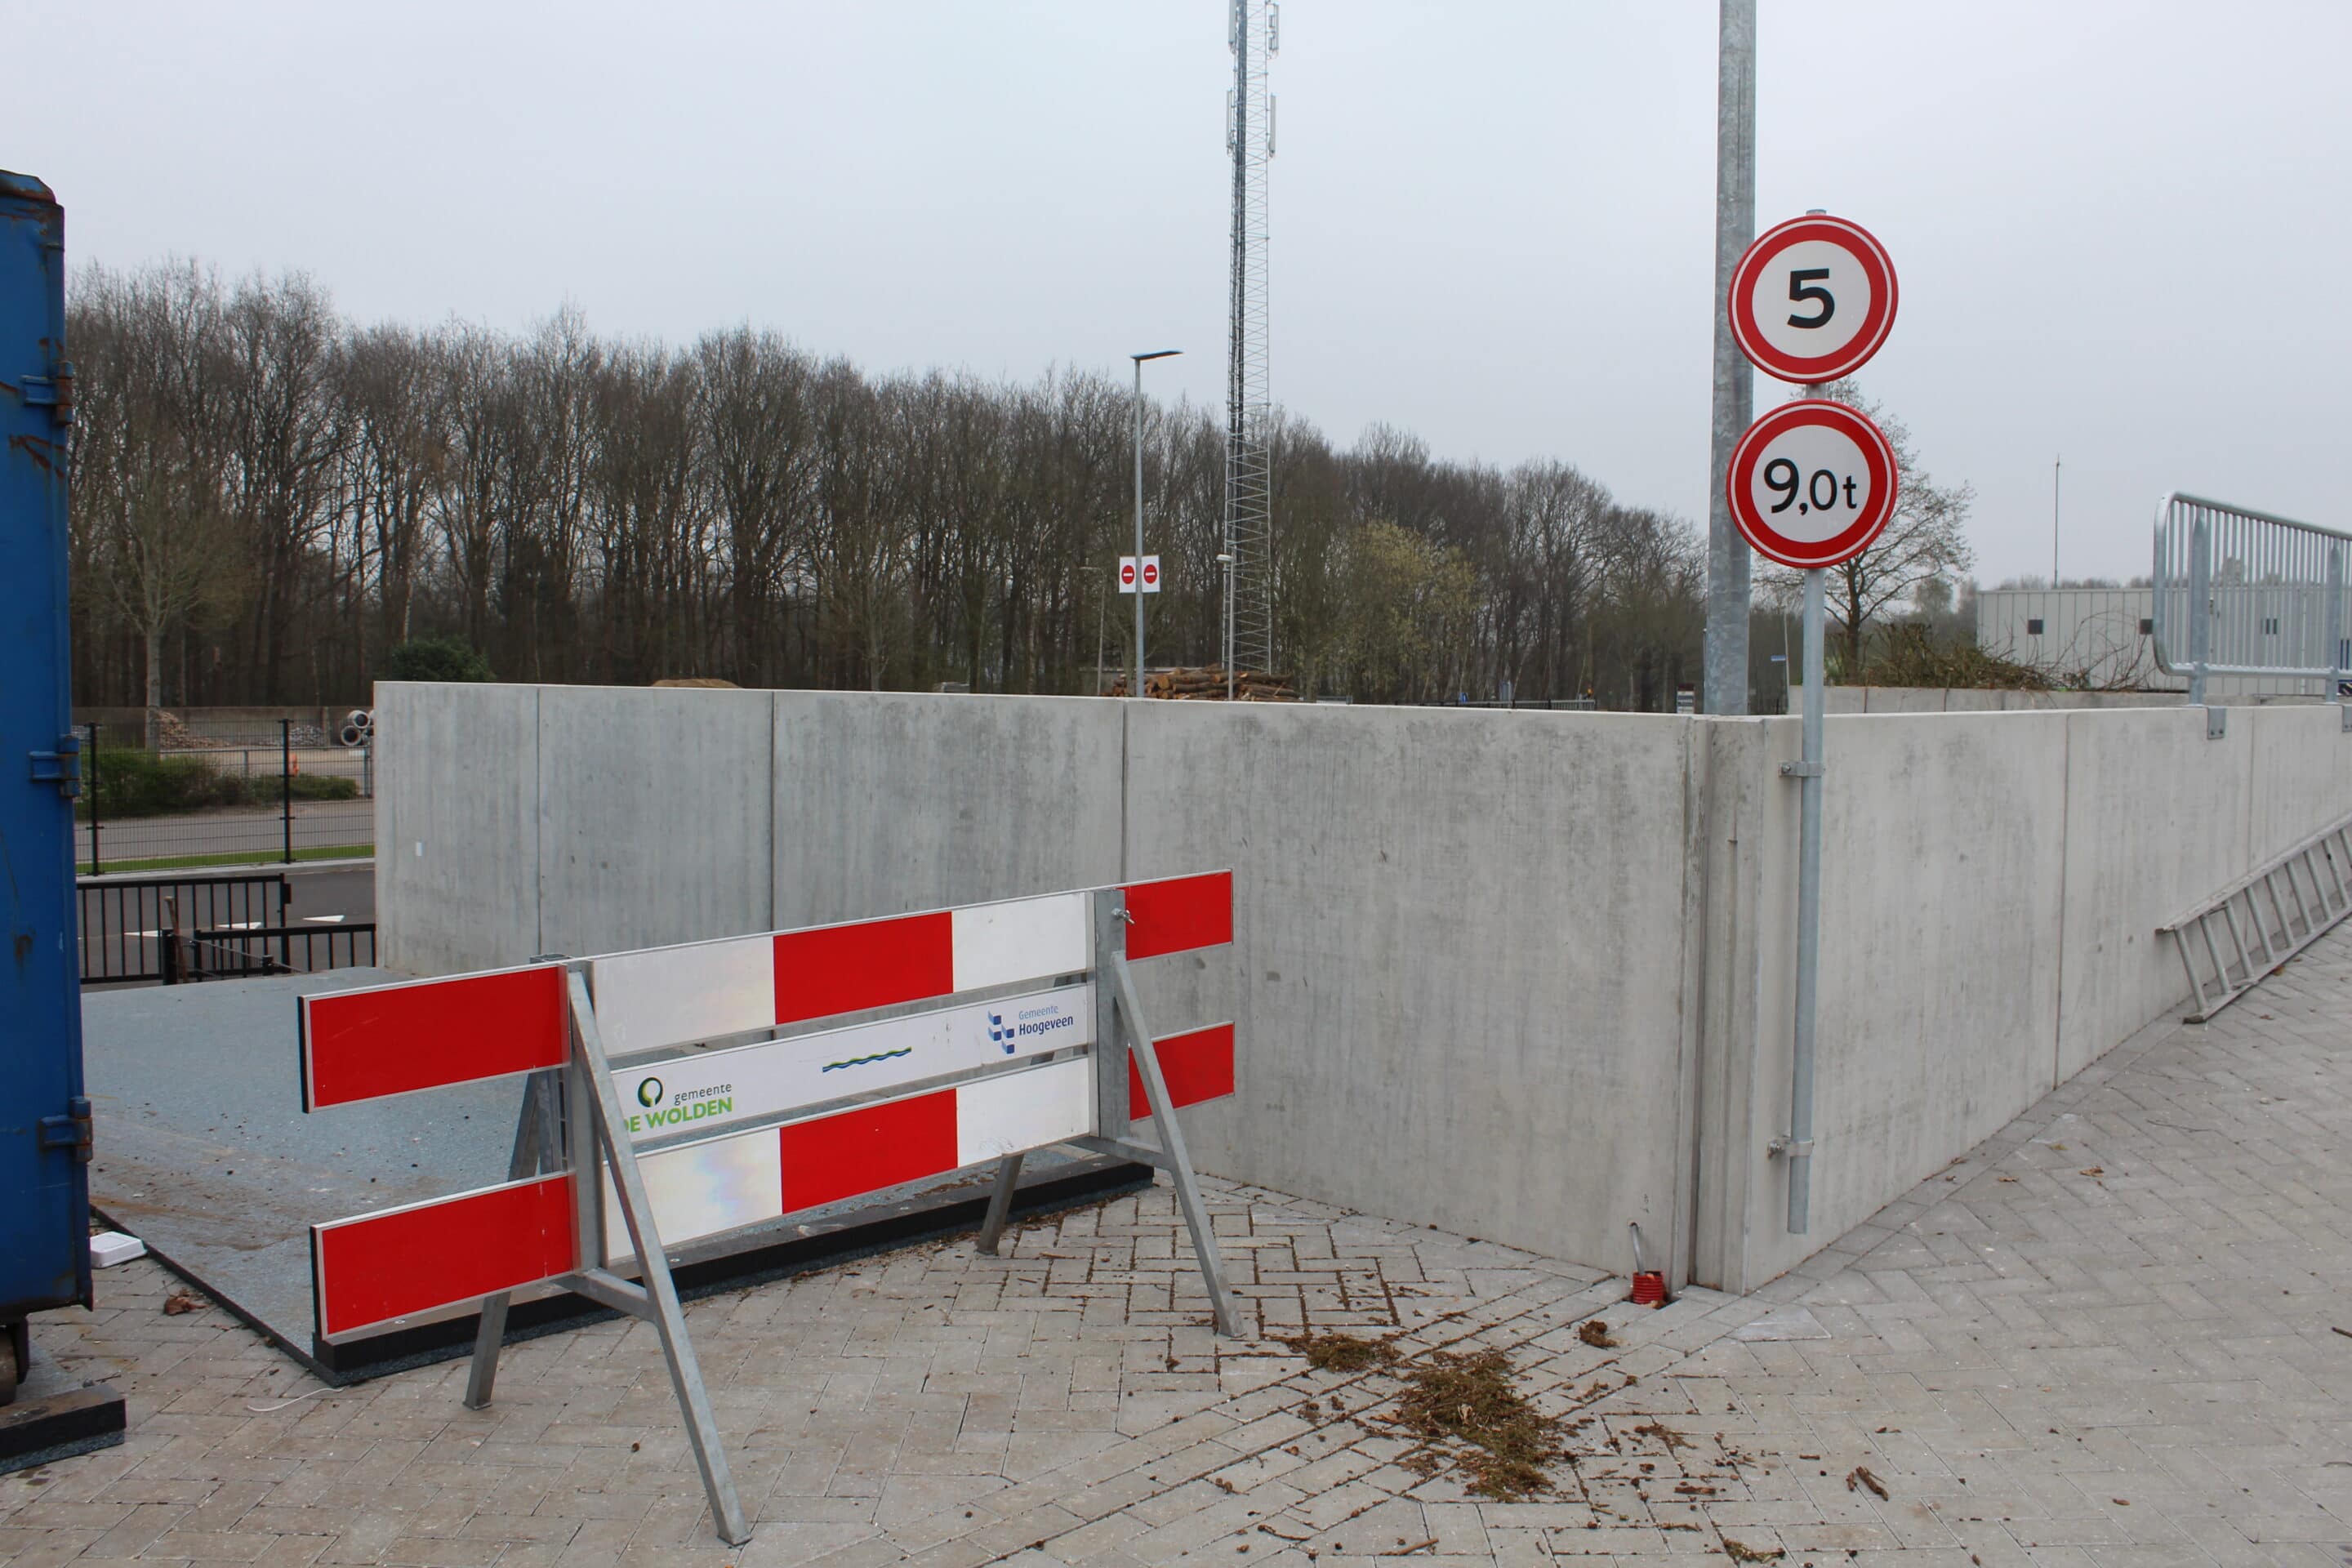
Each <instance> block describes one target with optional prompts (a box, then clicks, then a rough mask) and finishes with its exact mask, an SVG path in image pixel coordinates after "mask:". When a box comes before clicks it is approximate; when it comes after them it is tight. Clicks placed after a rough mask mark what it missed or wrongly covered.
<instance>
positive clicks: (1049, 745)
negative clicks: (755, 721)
mask: <svg viewBox="0 0 2352 1568" xmlns="http://www.w3.org/2000/svg"><path fill="white" fill-rule="evenodd" d="M775 700H776V735H775V779H776V790H775V816H774V824H775V826H774V835H775V838H774V851H773V855H774V867H775V888H776V923H777V924H778V925H779V926H797V925H814V924H816V923H819V922H822V921H841V920H863V919H866V917H868V916H873V915H887V914H898V913H902V912H904V911H905V910H921V909H936V908H940V907H941V906H944V905H950V904H969V903H979V902H982V901H984V900H991V899H1012V898H1020V897H1024V896H1026V895H1029V894H1033V893H1055V892H1061V891H1064V890H1066V889H1072V888H1087V887H1096V886H1100V885H1102V884H1105V883H1109V882H1115V881H1117V880H1118V879H1119V816H1120V806H1121V801H1120V755H1119V745H1120V741H1119V737H1120V731H1121V726H1122V723H1123V715H1122V714H1121V711H1120V710H1121V709H1122V708H1123V707H1125V706H1126V705H1125V704H1123V703H1118V702H1106V701H1102V700H1097V699H1092V698H1081V697H976V696H934V695H928V694H900V693H887V692H835V691H780V692H777V693H775Z"/></svg>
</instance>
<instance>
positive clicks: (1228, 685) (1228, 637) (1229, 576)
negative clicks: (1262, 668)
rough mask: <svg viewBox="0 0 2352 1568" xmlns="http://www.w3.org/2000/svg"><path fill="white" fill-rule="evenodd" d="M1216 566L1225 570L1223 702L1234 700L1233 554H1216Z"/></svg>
mask: <svg viewBox="0 0 2352 1568" xmlns="http://www.w3.org/2000/svg"><path fill="white" fill-rule="evenodd" d="M1217 564H1218V565H1220V566H1222V567H1223V568H1224V569H1225V650H1224V666H1225V700H1226V701H1228V702H1231V701H1232V700H1234V552H1232V551H1230V550H1222V551H1219V552H1217Z"/></svg>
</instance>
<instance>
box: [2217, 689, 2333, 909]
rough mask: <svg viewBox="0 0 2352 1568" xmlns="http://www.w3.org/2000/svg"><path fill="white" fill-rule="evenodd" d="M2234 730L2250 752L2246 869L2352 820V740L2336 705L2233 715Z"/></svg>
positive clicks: (2234, 712) (2242, 710) (2251, 710)
mask: <svg viewBox="0 0 2352 1568" xmlns="http://www.w3.org/2000/svg"><path fill="white" fill-rule="evenodd" d="M2230 723H2231V726H2232V727H2233V728H2234V727H2235V726H2237V725H2240V724H2243V725H2245V726H2246V729H2247V738H2248V741H2249V742H2250V743H2251V746H2252V762H2251V764H2250V765H2251V766H2252V769H2253V778H2254V782H2255V788H2254V789H2253V790H2252V792H2251V793H2250V794H2249V795H2248V797H2247V799H2248V805H2249V807H2250V811H2249V815H2248V817H2247V822H2246V831H2247V840H2246V862H2247V863H2246V866H2245V868H2244V869H2246V870H2252V869H2253V868H2254V867H2256V866H2259V865H2260V864H2262V863H2263V861H2264V860H2267V859H2270V858H2272V857H2273V856H2277V855H2284V853H2286V851H2288V850H2289V849H2292V848H2294V847H2295V846H2296V845H2297V844H2299V843H2301V842H2302V841H2303V840H2305V839H2306V838H2308V837H2311V836H2312V835H2313V834H2315V833H2316V832H2318V831H2319V830H2320V829H2321V828H2323V827H2326V826H2332V825H2333V824H2335V823H2337V822H2340V821H2342V820H2343V819H2344V817H2345V816H2347V814H2352V733H2347V731H2345V728H2344V722H2343V714H2342V711H2341V710H2339V709H2338V708H2337V707H2336V704H2334V703H2332V702H2330V703H2313V704H2307V705H2304V706H2300V707H2284V706H2281V707H2271V708H2233V709H2231V710H2230Z"/></svg>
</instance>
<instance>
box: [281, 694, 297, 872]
mask: <svg viewBox="0 0 2352 1568" xmlns="http://www.w3.org/2000/svg"><path fill="white" fill-rule="evenodd" d="M278 822H279V823H280V824H281V825H282V826H284V828H285V830H286V864H287V865H289V866H291V865H292V864H294V721H293V720H291V719H280V720H279V721H278Z"/></svg>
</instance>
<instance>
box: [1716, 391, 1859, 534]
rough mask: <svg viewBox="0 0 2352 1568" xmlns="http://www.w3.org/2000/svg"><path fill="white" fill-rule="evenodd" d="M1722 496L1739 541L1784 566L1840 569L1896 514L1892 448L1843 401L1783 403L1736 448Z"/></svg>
mask: <svg viewBox="0 0 2352 1568" xmlns="http://www.w3.org/2000/svg"><path fill="white" fill-rule="evenodd" d="M1724 489H1725V491H1726V494H1727V498H1728V499H1729V500H1730V502H1731V515H1732V519H1733V521H1736V522H1738V525H1739V532H1740V535H1741V537H1743V538H1745V539H1746V540H1747V541H1748V544H1749V545H1750V546H1751V547H1752V548H1753V549H1754V550H1755V552H1757V553H1758V554H1759V555H1761V556H1764V557H1765V558H1767V559H1768V560H1772V561H1777V562H1779V563H1780V564H1781V565H1783V566H1798V567H1808V566H1835V565H1838V564H1839V563H1842V562H1846V561H1851V560H1853V558H1854V557H1855V556H1857V555H1859V554H1861V553H1862V552H1864V551H1865V550H1867V549H1869V548H1870V545H1871V542H1872V541H1874V540H1875V539H1876V538H1877V537H1878V536H1879V534H1880V532H1882V531H1884V530H1885V527H1886V522H1887V520H1888V519H1889V518H1891V517H1893V516H1894V515H1895V489H1896V479H1895V448H1894V447H1892V446H1890V445H1888V443H1887V439H1886V437H1885V435H1884V434H1882V433H1881V432H1880V430H1879V428H1878V426H1875V425H1874V424H1872V423H1871V422H1870V421H1869V420H1868V419H1867V418H1865V417H1864V416H1862V415H1860V414H1857V413H1856V412H1854V411H1853V409H1851V408H1849V407H1847V406H1846V405H1844V404H1843V403H1831V402H1828V401H1826V400H1824V399H1818V398H1809V399H1807V400H1806V401H1804V402H1801V403H1784V404H1782V405H1780V407H1778V408H1775V409H1773V410H1772V411H1771V412H1770V413H1769V414H1767V415H1765V416H1764V417H1762V418H1761V419H1759V420H1758V421H1756V423H1755V424H1753V425H1751V426H1748V434H1747V435H1745V436H1742V437H1740V438H1739V445H1738V446H1737V447H1733V448H1732V452H1731V470H1730V472H1729V473H1728V474H1727V475H1726V476H1725V484H1724Z"/></svg>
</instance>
